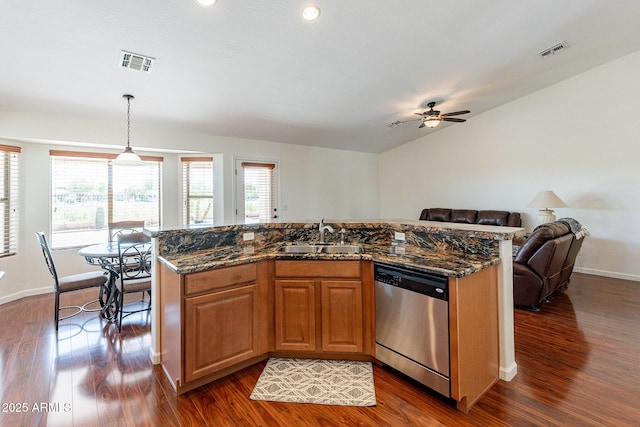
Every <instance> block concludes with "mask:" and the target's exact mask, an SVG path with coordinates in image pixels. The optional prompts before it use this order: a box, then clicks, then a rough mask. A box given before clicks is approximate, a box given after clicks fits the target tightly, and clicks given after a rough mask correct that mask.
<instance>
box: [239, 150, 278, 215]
mask: <svg viewBox="0 0 640 427" xmlns="http://www.w3.org/2000/svg"><path fill="white" fill-rule="evenodd" d="M235 166H236V168H235V175H236V222H240V223H243V222H244V223H256V222H270V221H274V220H276V219H277V218H278V217H279V216H280V214H279V210H278V191H277V176H278V174H277V169H278V164H277V163H276V162H261V161H250V160H236V165H235Z"/></svg>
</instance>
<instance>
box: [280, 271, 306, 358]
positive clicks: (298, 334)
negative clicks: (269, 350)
mask: <svg viewBox="0 0 640 427" xmlns="http://www.w3.org/2000/svg"><path fill="white" fill-rule="evenodd" d="M275 300H276V301H275V315H276V316H275V317H276V319H275V324H276V325H275V326H276V331H275V332H276V333H275V335H276V349H277V350H305V351H315V349H316V310H315V282H314V281H313V280H276V281H275Z"/></svg>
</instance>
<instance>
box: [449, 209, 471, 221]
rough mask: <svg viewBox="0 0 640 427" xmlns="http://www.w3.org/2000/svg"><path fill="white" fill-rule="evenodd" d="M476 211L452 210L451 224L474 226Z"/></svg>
mask: <svg viewBox="0 0 640 427" xmlns="http://www.w3.org/2000/svg"><path fill="white" fill-rule="evenodd" d="M477 216H478V211H476V210H470V209H453V210H451V222H460V223H464V224H475V223H476V217H477Z"/></svg>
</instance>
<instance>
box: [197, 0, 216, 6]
mask: <svg viewBox="0 0 640 427" xmlns="http://www.w3.org/2000/svg"><path fill="white" fill-rule="evenodd" d="M215 2H216V0H196V3H198V4H199V5H200V6H213V5H214V4H215Z"/></svg>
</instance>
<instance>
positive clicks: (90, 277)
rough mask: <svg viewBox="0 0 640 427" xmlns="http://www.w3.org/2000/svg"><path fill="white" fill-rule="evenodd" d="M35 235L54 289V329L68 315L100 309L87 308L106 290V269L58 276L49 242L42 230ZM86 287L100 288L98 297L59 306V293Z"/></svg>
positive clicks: (107, 277)
mask: <svg viewBox="0 0 640 427" xmlns="http://www.w3.org/2000/svg"><path fill="white" fill-rule="evenodd" d="M36 237H37V238H38V243H40V247H41V248H42V253H43V254H44V260H45V262H46V263H47V267H48V268H49V272H51V276H53V281H54V288H55V289H54V290H55V294H56V295H55V312H54V320H55V325H56V331H57V330H58V323H59V322H60V320H64V319H68V318H70V317H73V316H76V315H78V314H80V313H82V312H83V311H101V310H102V307H98V308H95V309H90V308H87V306H88V305H89V304H92V303H100V295H102V294H103V293H104V292H106V291H107V288H108V282H109V275H108V273H107V272H106V271H90V272H87V273H79V274H73V275H70V276H62V277H59V276H58V272H57V270H56V266H55V263H54V262H53V256H52V255H51V250H50V249H49V244H48V243H47V239H46V238H45V236H44V232H42V231H39V232H37V233H36ZM87 288H100V292H99V295H98V297H97V298H96V299H95V300H91V301H88V302H86V303H84V304H83V305H81V306H79V305H68V306H64V307H60V295H61V294H63V293H66V292H73V291H79V290H81V289H87ZM71 309H74V310H75V312H73V313H72V314H68V315H66V316H63V317H60V312H61V311H63V310H71Z"/></svg>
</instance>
